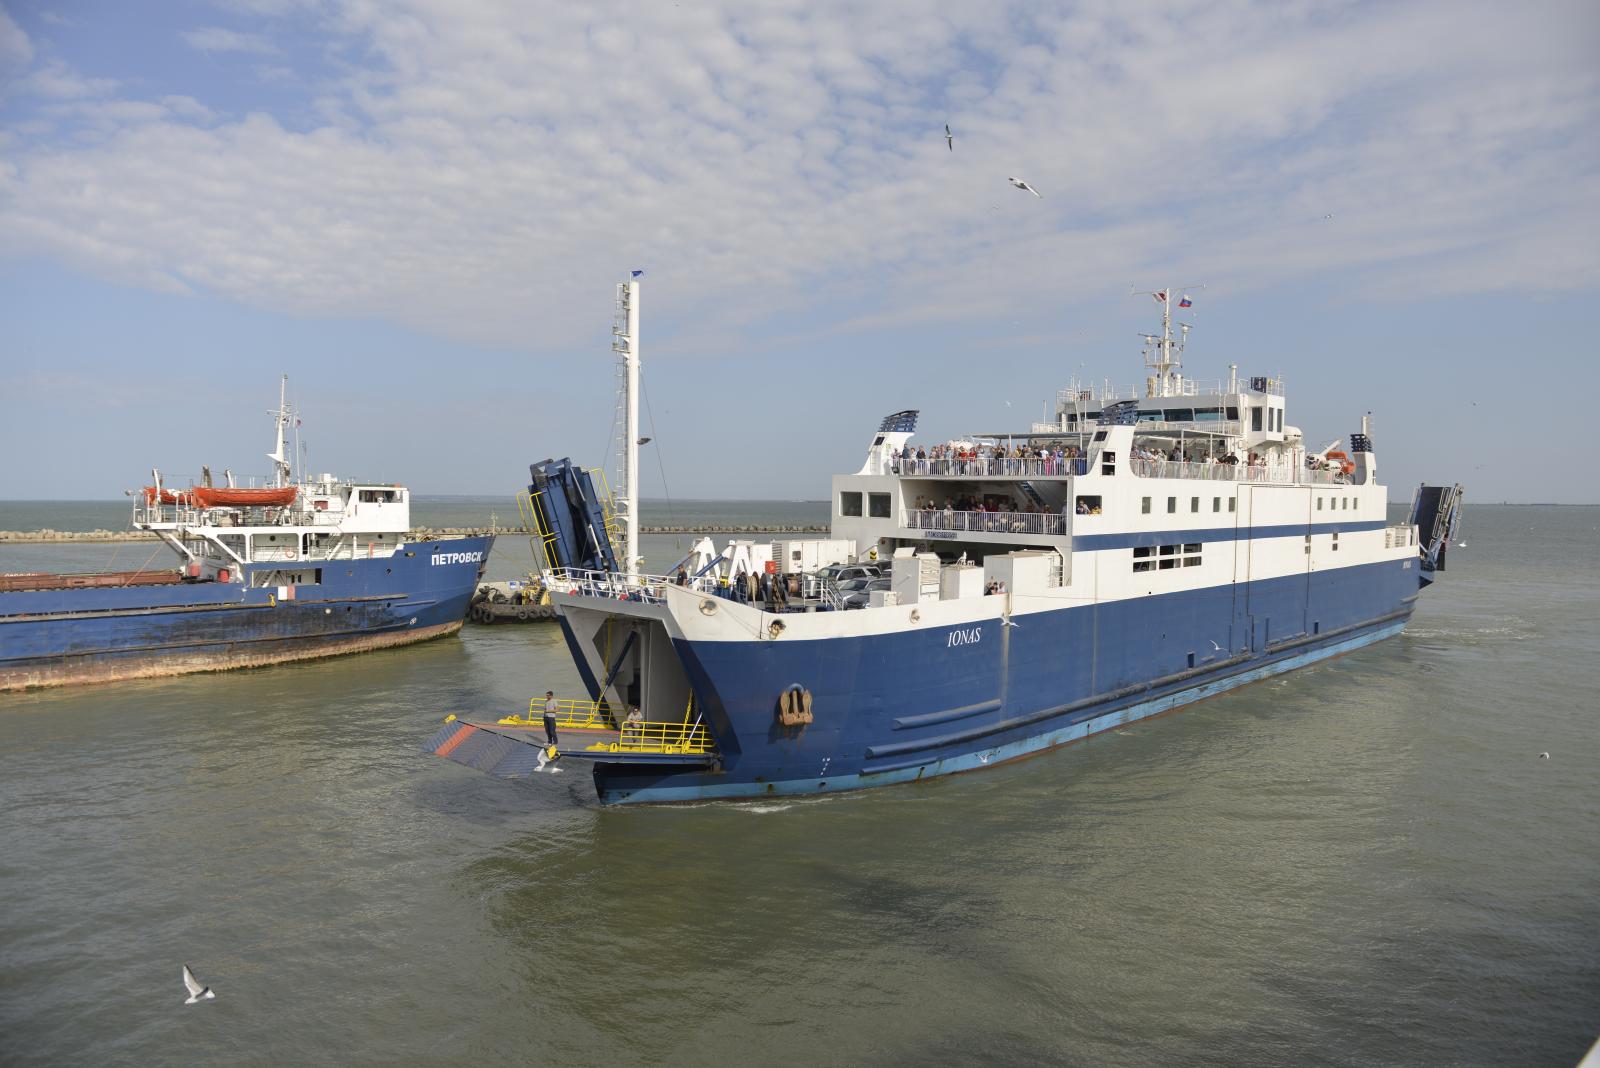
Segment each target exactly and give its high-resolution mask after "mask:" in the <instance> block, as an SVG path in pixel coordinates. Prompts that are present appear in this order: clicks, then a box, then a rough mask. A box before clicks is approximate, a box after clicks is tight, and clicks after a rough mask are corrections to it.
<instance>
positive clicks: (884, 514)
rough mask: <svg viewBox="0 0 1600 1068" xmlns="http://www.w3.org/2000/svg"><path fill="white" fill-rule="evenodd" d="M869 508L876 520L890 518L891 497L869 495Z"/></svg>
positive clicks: (883, 494) (880, 494)
mask: <svg viewBox="0 0 1600 1068" xmlns="http://www.w3.org/2000/svg"><path fill="white" fill-rule="evenodd" d="M867 507H868V509H869V510H870V514H871V515H872V518H874V519H888V518H889V495H888V494H887V493H869V494H867Z"/></svg>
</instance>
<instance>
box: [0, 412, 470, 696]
mask: <svg viewBox="0 0 1600 1068" xmlns="http://www.w3.org/2000/svg"><path fill="white" fill-rule="evenodd" d="M271 414H272V415H273V417H274V419H275V420H276V424H277V436H276V448H275V449H274V450H273V451H272V452H271V453H269V454H268V458H269V459H270V460H272V462H273V473H272V476H271V478H270V479H268V484H267V485H264V486H258V487H248V486H236V485H234V479H233V477H232V474H231V473H229V474H228V475H227V476H226V484H225V485H220V486H213V485H211V479H210V476H209V473H207V474H206V476H205V477H203V478H202V482H201V484H200V485H192V486H188V487H185V488H173V487H170V486H167V485H164V484H163V480H162V477H161V473H160V472H159V471H156V472H154V473H153V474H154V478H153V480H152V485H149V486H146V487H144V488H143V490H142V491H139V492H137V493H136V495H135V502H134V508H133V516H132V526H133V528H134V529H136V530H145V531H151V532H153V533H154V534H156V535H157V536H158V537H159V538H160V539H161V540H162V541H163V542H165V543H166V546H167V547H168V548H170V549H171V550H172V552H173V553H175V554H176V556H177V560H176V562H175V564H174V562H173V561H172V560H171V557H170V556H169V557H168V559H167V561H165V562H162V563H161V565H160V566H158V567H155V568H151V567H142V568H140V569H137V570H134V571H119V572H103V573H96V574H73V575H56V574H45V573H30V574H12V575H0V691H4V690H16V689H25V688H28V687H34V686H55V685H63V684H69V683H83V682H104V681H110V680H114V679H129V678H139V677H144V676H155V675H178V674H184V673H187V672H192V671H217V670H222V669H227V668H238V667H258V666H261V665H266V664H277V663H282V662H284V661H288V660H305V659H311V658H315V657H324V656H333V655H336V654H339V653H350V652H358V651H360V650H365V649H380V648H384V647H386V646H394V645H404V644H407V643H410V642H417V641H423V640H425V639H428V638H434V637H439V636H441V635H446V634H452V633H454V632H455V631H457V630H459V629H460V628H461V624H462V620H463V619H464V618H465V616H466V612H467V607H468V605H469V603H470V601H471V599H472V595H473V592H474V590H475V589H476V588H477V584H478V580H479V579H480V578H481V577H482V575H483V571H484V568H485V566H486V562H487V560H488V558H489V552H490V549H491V548H492V547H493V544H494V539H493V537H486V536H474V537H460V538H449V539H440V538H422V537H418V536H416V535H413V534H412V533H411V496H410V490H409V489H407V488H406V487H405V486H402V485H399V484H395V483H375V482H356V481H347V480H340V479H336V478H334V476H332V475H329V474H324V475H321V476H320V477H317V478H313V479H301V480H299V481H295V480H294V479H293V477H292V470H291V465H290V462H289V459H288V457H287V456H285V453H284V449H285V433H286V430H287V429H288V427H289V425H290V420H291V413H290V411H289V408H288V406H287V404H286V403H285V399H284V396H283V393H282V391H281V390H280V395H279V402H278V409H277V411H276V412H273V413H271ZM296 422H298V420H296Z"/></svg>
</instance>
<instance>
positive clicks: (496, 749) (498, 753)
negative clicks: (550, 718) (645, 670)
mask: <svg viewBox="0 0 1600 1068" xmlns="http://www.w3.org/2000/svg"><path fill="white" fill-rule="evenodd" d="M535 703H536V704H537V703H538V702H537V701H536V702H535ZM558 704H559V705H560V706H561V707H560V710H559V711H558V712H557V717H556V737H557V740H558V744H557V745H555V746H551V745H550V744H549V743H548V742H547V741H546V738H545V731H544V721H543V717H542V713H541V712H540V711H539V710H538V709H536V708H530V709H529V714H528V715H527V716H526V717H523V716H507V717H505V718H504V719H501V720H498V721H496V722H494V723H474V722H470V721H467V720H463V719H459V718H457V717H455V716H450V717H448V718H447V719H446V720H445V722H444V725H443V726H441V727H440V728H439V730H438V731H437V732H436V733H435V734H434V735H433V737H432V738H430V739H428V741H427V742H426V743H424V745H423V747H422V749H423V751H424V752H426V753H432V754H433V755H434V756H437V757H443V758H444V759H446V760H449V761H452V762H453V763H456V764H462V765H465V766H466V767H469V768H473V769H475V770H477V771H481V772H483V773H485V774H487V775H493V776H495V777H496V778H500V779H520V778H523V777H525V776H527V775H530V774H533V773H535V772H538V771H541V770H543V769H544V767H545V766H546V765H548V764H549V763H550V762H551V761H552V760H557V759H560V760H587V761H593V762H596V763H604V764H653V765H660V764H674V765H680V766H687V767H709V766H711V765H713V764H715V763H716V761H717V750H716V745H715V743H714V742H713V741H712V739H711V736H710V734H709V732H707V731H706V729H705V726H704V724H702V723H700V722H699V721H698V720H696V721H694V722H692V723H689V722H685V723H659V722H656V723H652V722H649V721H646V722H644V723H640V724H638V725H624V726H623V727H622V728H618V727H616V726H613V725H612V722H611V718H610V716H609V714H608V713H607V711H606V709H605V707H604V706H603V705H598V704H596V703H594V702H590V701H561V702H558Z"/></svg>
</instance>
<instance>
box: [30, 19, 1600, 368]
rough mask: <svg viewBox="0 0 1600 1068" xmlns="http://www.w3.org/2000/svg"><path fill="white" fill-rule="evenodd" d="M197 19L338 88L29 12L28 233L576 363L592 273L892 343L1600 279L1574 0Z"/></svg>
mask: <svg viewBox="0 0 1600 1068" xmlns="http://www.w3.org/2000/svg"><path fill="white" fill-rule="evenodd" d="M967 9H970V10H967ZM197 21H203V22H205V23H208V25H196V26H194V27H192V28H190V29H186V30H181V31H176V32H178V33H179V34H180V35H181V39H182V40H183V41H184V42H186V43H187V44H188V45H189V46H192V47H193V48H197V49H202V50H205V51H208V52H215V53H221V54H227V53H245V54H249V55H254V56H265V55H271V56H273V59H274V66H273V67H272V68H271V69H272V70H273V71H275V72H277V74H276V76H275V77H274V78H273V79H272V81H273V82H275V83H278V84H281V83H283V82H284V81H285V80H286V74H285V72H286V71H287V72H294V71H299V72H301V73H302V75H303V78H304V82H305V86H306V92H307V93H308V94H309V98H310V101H309V106H306V107H296V108H295V109H293V111H292V112H290V111H288V110H284V109H281V108H280V107H279V106H278V104H277V102H278V101H279V100H280V99H281V97H280V96H276V95H273V94H270V93H267V92H266V90H265V88H263V90H262V91H263V95H262V97H261V100H260V102H259V103H258V104H257V103H255V102H248V101H247V102H246V103H245V104H244V105H243V106H241V105H240V104H239V102H238V101H237V100H236V99H231V100H229V101H227V102H223V101H220V100H217V99H213V98H212V97H211V96H210V94H209V93H208V88H207V86H206V85H203V84H196V85H193V86H184V87H182V88H183V90H184V93H183V95H181V96H170V95H168V96H162V97H158V98H154V99H144V98H143V97H141V96H139V94H138V92H137V90H136V88H134V87H133V86H132V85H130V84H119V83H112V82H109V81H107V80H105V79H104V78H100V77H97V74H98V73H100V72H96V71H92V70H85V71H74V70H68V69H65V68H63V67H62V65H61V64H60V62H59V61H58V60H56V59H54V58H51V57H50V56H49V55H48V54H47V53H46V51H45V50H44V49H42V48H38V47H35V46H34V44H33V43H30V41H29V39H28V37H27V35H26V34H25V33H24V32H23V31H22V30H21V29H19V28H18V26H17V24H16V23H15V21H13V20H12V19H10V18H8V17H6V16H5V15H4V13H3V12H0V69H3V70H5V71H6V77H7V79H8V87H7V96H8V98H9V100H10V106H11V108H12V109H13V112H14V113H17V114H20V115H21V116H22V120H23V121H20V122H18V123H17V124H16V127H17V130H18V131H19V132H17V133H15V134H13V135H12V136H11V137H10V139H9V141H7V142H0V145H4V147H5V151H6V154H7V156H8V157H9V163H8V164H7V165H5V166H3V167H0V249H4V250H7V251H9V252H11V253H13V254H22V255H42V256H46V257H52V258H57V259H60V260H63V261H67V262H69V263H71V264H73V265H74V266H76V267H77V268H79V269H82V270H85V271H89V272H93V273H95V274H98V275H101V276H104V277H109V278H112V279H115V280H118V281H122V282H125V283H132V284H137V285H142V286H147V287H151V288H155V289H161V290H165V291H174V292H185V291H194V290H207V291H212V292H216V293H219V294H222V295H224V296H227V297H231V298H233V299H237V300H239V301H243V302H247V303H250V304H253V305H258V306H261V307H265V308H269V309H272V310H275V311H282V312H288V313H291V314H298V315H312V316H316V315H327V316H383V317H387V318H390V319H393V320H395V321H398V322H401V323H404V324H406V325H408V326H411V327H415V328H420V329H423V330H426V331H430V332H435V333H439V334H442V335H445V336H449V337H452V338H456V339H461V340H466V341H471V342H480V343H488V344H496V345H519V346H526V345H533V346H534V347H548V348H559V347H560V346H562V345H563V344H567V343H570V342H571V340H572V339H573V338H574V337H576V336H578V335H587V334H591V333H592V332H593V329H592V328H593V318H594V314H593V310H594V304H595V301H594V294H595V293H596V292H598V291H600V290H602V289H603V288H604V287H605V285H606V284H607V283H608V282H610V281H611V280H613V279H615V278H616V277H617V276H618V274H619V272H620V271H621V270H622V269H624V268H626V267H629V266H634V265H637V264H648V265H650V266H651V267H652V271H651V281H652V292H653V297H652V299H662V300H664V301H670V302H672V303H673V304H674V305H675V306H677V307H680V308H694V307H699V308H701V309H702V311H703V315H701V316H700V317H699V321H700V329H702V330H703V331H704V332H705V334H706V335H707V336H712V335H716V334H719V333H721V334H729V335H732V336H735V337H736V336H738V335H739V333H740V331H741V330H742V329H753V327H749V325H748V324H747V323H746V318H745V317H748V316H749V314H750V313H748V312H745V313H741V312H739V311H730V310H728V309H730V308H731V309H738V308H741V307H748V306H749V302H747V301H745V300H744V298H750V297H752V296H754V295H755V294H760V295H761V301H762V302H763V303H765V304H766V305H768V306H770V305H772V304H774V303H781V304H784V305H787V306H791V307H794V308H796V309H799V310H802V311H803V309H804V308H806V307H807V306H819V305H821V304H823V303H825V302H828V301H846V302H851V303H850V304H847V305H846V306H850V307H853V308H854V311H853V312H852V314H857V315H859V316H860V318H858V319H857V320H856V323H857V325H863V326H866V325H876V324H882V323H893V322H895V321H897V320H902V319H906V318H910V317H912V316H924V317H925V316H930V315H931V316H947V317H959V316H962V315H967V314H977V313H982V314H992V313H994V312H996V311H999V310H1004V309H1006V308H1008V307H1012V306H1015V305H1018V304H1020V303H1023V302H1035V301H1037V300H1039V299H1041V298H1043V297H1046V296H1047V295H1048V297H1049V299H1051V300H1058V301H1059V300H1061V299H1062V294H1064V293H1071V292H1073V291H1074V290H1083V289H1087V288H1089V287H1092V286H1095V285H1101V286H1103V285H1104V280H1105V279H1107V278H1111V279H1115V280H1116V281H1117V282H1118V284H1119V285H1120V284H1121V283H1122V282H1123V281H1126V280H1128V279H1131V278H1133V277H1141V276H1143V275H1146V274H1148V273H1149V272H1150V271H1151V270H1152V269H1154V268H1157V267H1159V268H1162V269H1174V270H1178V271H1180V272H1181V271H1183V270H1185V269H1188V268H1193V269H1194V270H1200V269H1202V268H1203V270H1204V271H1205V272H1206V273H1207V275H1208V276H1209V277H1212V278H1216V277H1219V276H1221V275H1225V276H1226V277H1228V278H1229V279H1230V280H1231V281H1232V282H1233V283H1234V284H1236V285H1239V286H1245V287H1248V286H1250V285H1260V284H1268V283H1271V282H1275V281H1278V280H1281V279H1284V278H1288V277H1296V276H1307V277H1309V276H1313V275H1315V276H1320V277H1323V278H1331V279H1334V280H1336V281H1339V282H1340V284H1343V285H1346V286H1347V287H1349V288H1352V289H1361V288H1368V289H1373V290H1377V289H1381V288H1383V287H1385V286H1388V285H1392V284H1398V283H1400V282H1402V281H1403V282H1404V284H1405V285H1406V286H1408V287H1409V288H1410V289H1411V290H1412V291H1416V290H1417V289H1419V288H1420V289H1424V290H1428V291H1432V292H1445V293H1451V292H1474V291H1489V290H1494V289H1500V288H1506V287H1517V288H1522V289H1537V288H1579V287H1592V286H1594V285H1595V284H1596V283H1597V282H1600V270H1597V267H1596V257H1595V255H1594V253H1593V252H1592V251H1591V249H1590V247H1589V245H1588V243H1587V241H1586V239H1585V235H1584V230H1585V227H1584V226H1583V225H1581V222H1582V220H1585V219H1591V220H1592V218H1593V217H1594V216H1595V214H1596V211H1597V205H1600V175H1597V164H1596V150H1595V147H1594V146H1595V144H1596V143H1597V142H1596V138H1595V136H1594V133H1595V126H1596V122H1595V120H1596V99H1597V94H1596V70H1597V68H1596V67H1595V64H1594V63H1593V61H1592V53H1591V51H1590V49H1591V47H1592V44H1593V41H1594V39H1595V31H1596V16H1595V14H1594V13H1593V8H1592V5H1588V4H1584V3H1581V2H1573V3H1550V4H1543V5H1541V4H1534V5H1531V6H1529V5H1503V4H1481V5H1472V4H1466V5H1463V4H1461V3H1454V2H1431V0H1423V2H1418V3H1399V4H1380V5H1371V6H1357V7H1352V6H1350V5H1347V4H1344V3H1327V4H1319V3H1314V2H1313V3H1306V4H1298V5H1293V6H1288V7H1286V6H1284V5H1281V4H1276V3H1259V4H1258V3H1247V2H1239V3H1226V4H1194V3H1188V2H1184V3H1172V4H1167V5H1162V4H1153V5H1138V10H1137V11H1134V10H1132V9H1131V8H1128V9H1125V8H1124V6H1123V5H1109V4H1086V5H1082V6H1078V7H1067V6H1062V7H1061V8H1059V9H1041V8H1040V6H1039V5H1035V4H1021V3H1019V4H1003V3H996V4H986V5H948V4H946V5H941V4H929V3H916V4H913V3H906V2H902V0H882V2H879V3H874V4H869V5H859V4H856V3H853V2H851V3H845V2H836V0H777V2H773V3H763V4H755V5H752V4H748V3H716V2H710V3H703V2H699V0H696V2H694V3H688V2H685V3H684V4H682V5H681V6H677V5H669V4H644V5H640V4H630V5H624V4H604V3H601V4H586V5H576V4H550V5H538V6H537V7H534V6H530V5H527V4H523V3H512V2H505V3H501V2H496V0H479V2H476V3H468V2H463V0H393V2H391V3H386V4H382V5H372V4H368V3H363V2H355V0H351V2H342V0H327V2H324V3H309V2H308V3H294V2H283V3H278V2H269V3H245V4H239V3H231V4H227V5H223V6H220V7H219V8H218V9H217V11H216V12H215V13H214V17H211V18H206V19H203V20H197ZM210 23H217V24H221V23H227V24H228V25H226V26H223V25H209V24H210ZM308 40H313V41H315V42H317V43H316V44H315V45H307V44H306V43H305V42H307V41H308ZM291 41H293V42H298V43H297V44H290V43H289V42H291ZM329 57H333V58H332V59H331V60H330V58H329ZM51 86H54V87H55V91H54V92H53V93H52V92H51V89H50V87H51ZM69 88H70V89H71V90H72V91H71V92H67V89H69ZM63 97H70V98H71V99H72V100H73V105H72V106H71V107H65V106H63V105H62V104H61V100H62V99H63ZM307 116H314V118H307ZM946 121H949V122H951V123H952V125H953V126H954V128H955V129H956V131H957V137H958V140H957V150H956V151H955V152H954V153H951V152H949V151H948V150H947V149H946V147H945V143H944V138H943V124H944V123H945V122H946ZM1011 174H1018V175H1022V176H1024V177H1025V178H1026V179H1027V180H1028V181H1029V182H1030V183H1032V184H1033V185H1035V186H1037V187H1038V188H1040V189H1041V190H1043V191H1045V193H1046V196H1045V198H1044V199H1043V200H1035V199H1034V198H1031V197H1026V198H1022V197H1016V196H1014V191H1013V190H1011V189H1010V188H1009V187H1008V186H1007V185H1006V184H1005V177H1006V176H1007V175H1011ZM1024 201H1025V202H1024ZM1328 214H1332V215H1333V216H1334V217H1335V220H1336V225H1335V226H1323V225H1322V224H1323V223H1325V222H1328V220H1327V219H1326V216H1327V215H1328ZM1313 235H1314V236H1313ZM1191 258H1192V259H1191ZM863 294H867V295H866V296H863Z"/></svg>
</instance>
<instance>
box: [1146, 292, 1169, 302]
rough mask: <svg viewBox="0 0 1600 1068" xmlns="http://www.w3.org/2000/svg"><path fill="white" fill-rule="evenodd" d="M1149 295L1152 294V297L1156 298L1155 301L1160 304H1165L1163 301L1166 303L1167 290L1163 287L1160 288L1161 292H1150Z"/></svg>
mask: <svg viewBox="0 0 1600 1068" xmlns="http://www.w3.org/2000/svg"><path fill="white" fill-rule="evenodd" d="M1150 295H1151V296H1152V297H1155V298H1156V301H1157V302H1158V303H1161V304H1165V303H1166V302H1167V291H1166V290H1165V289H1163V290H1162V291H1161V292H1159V293H1152V294H1150Z"/></svg>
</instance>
